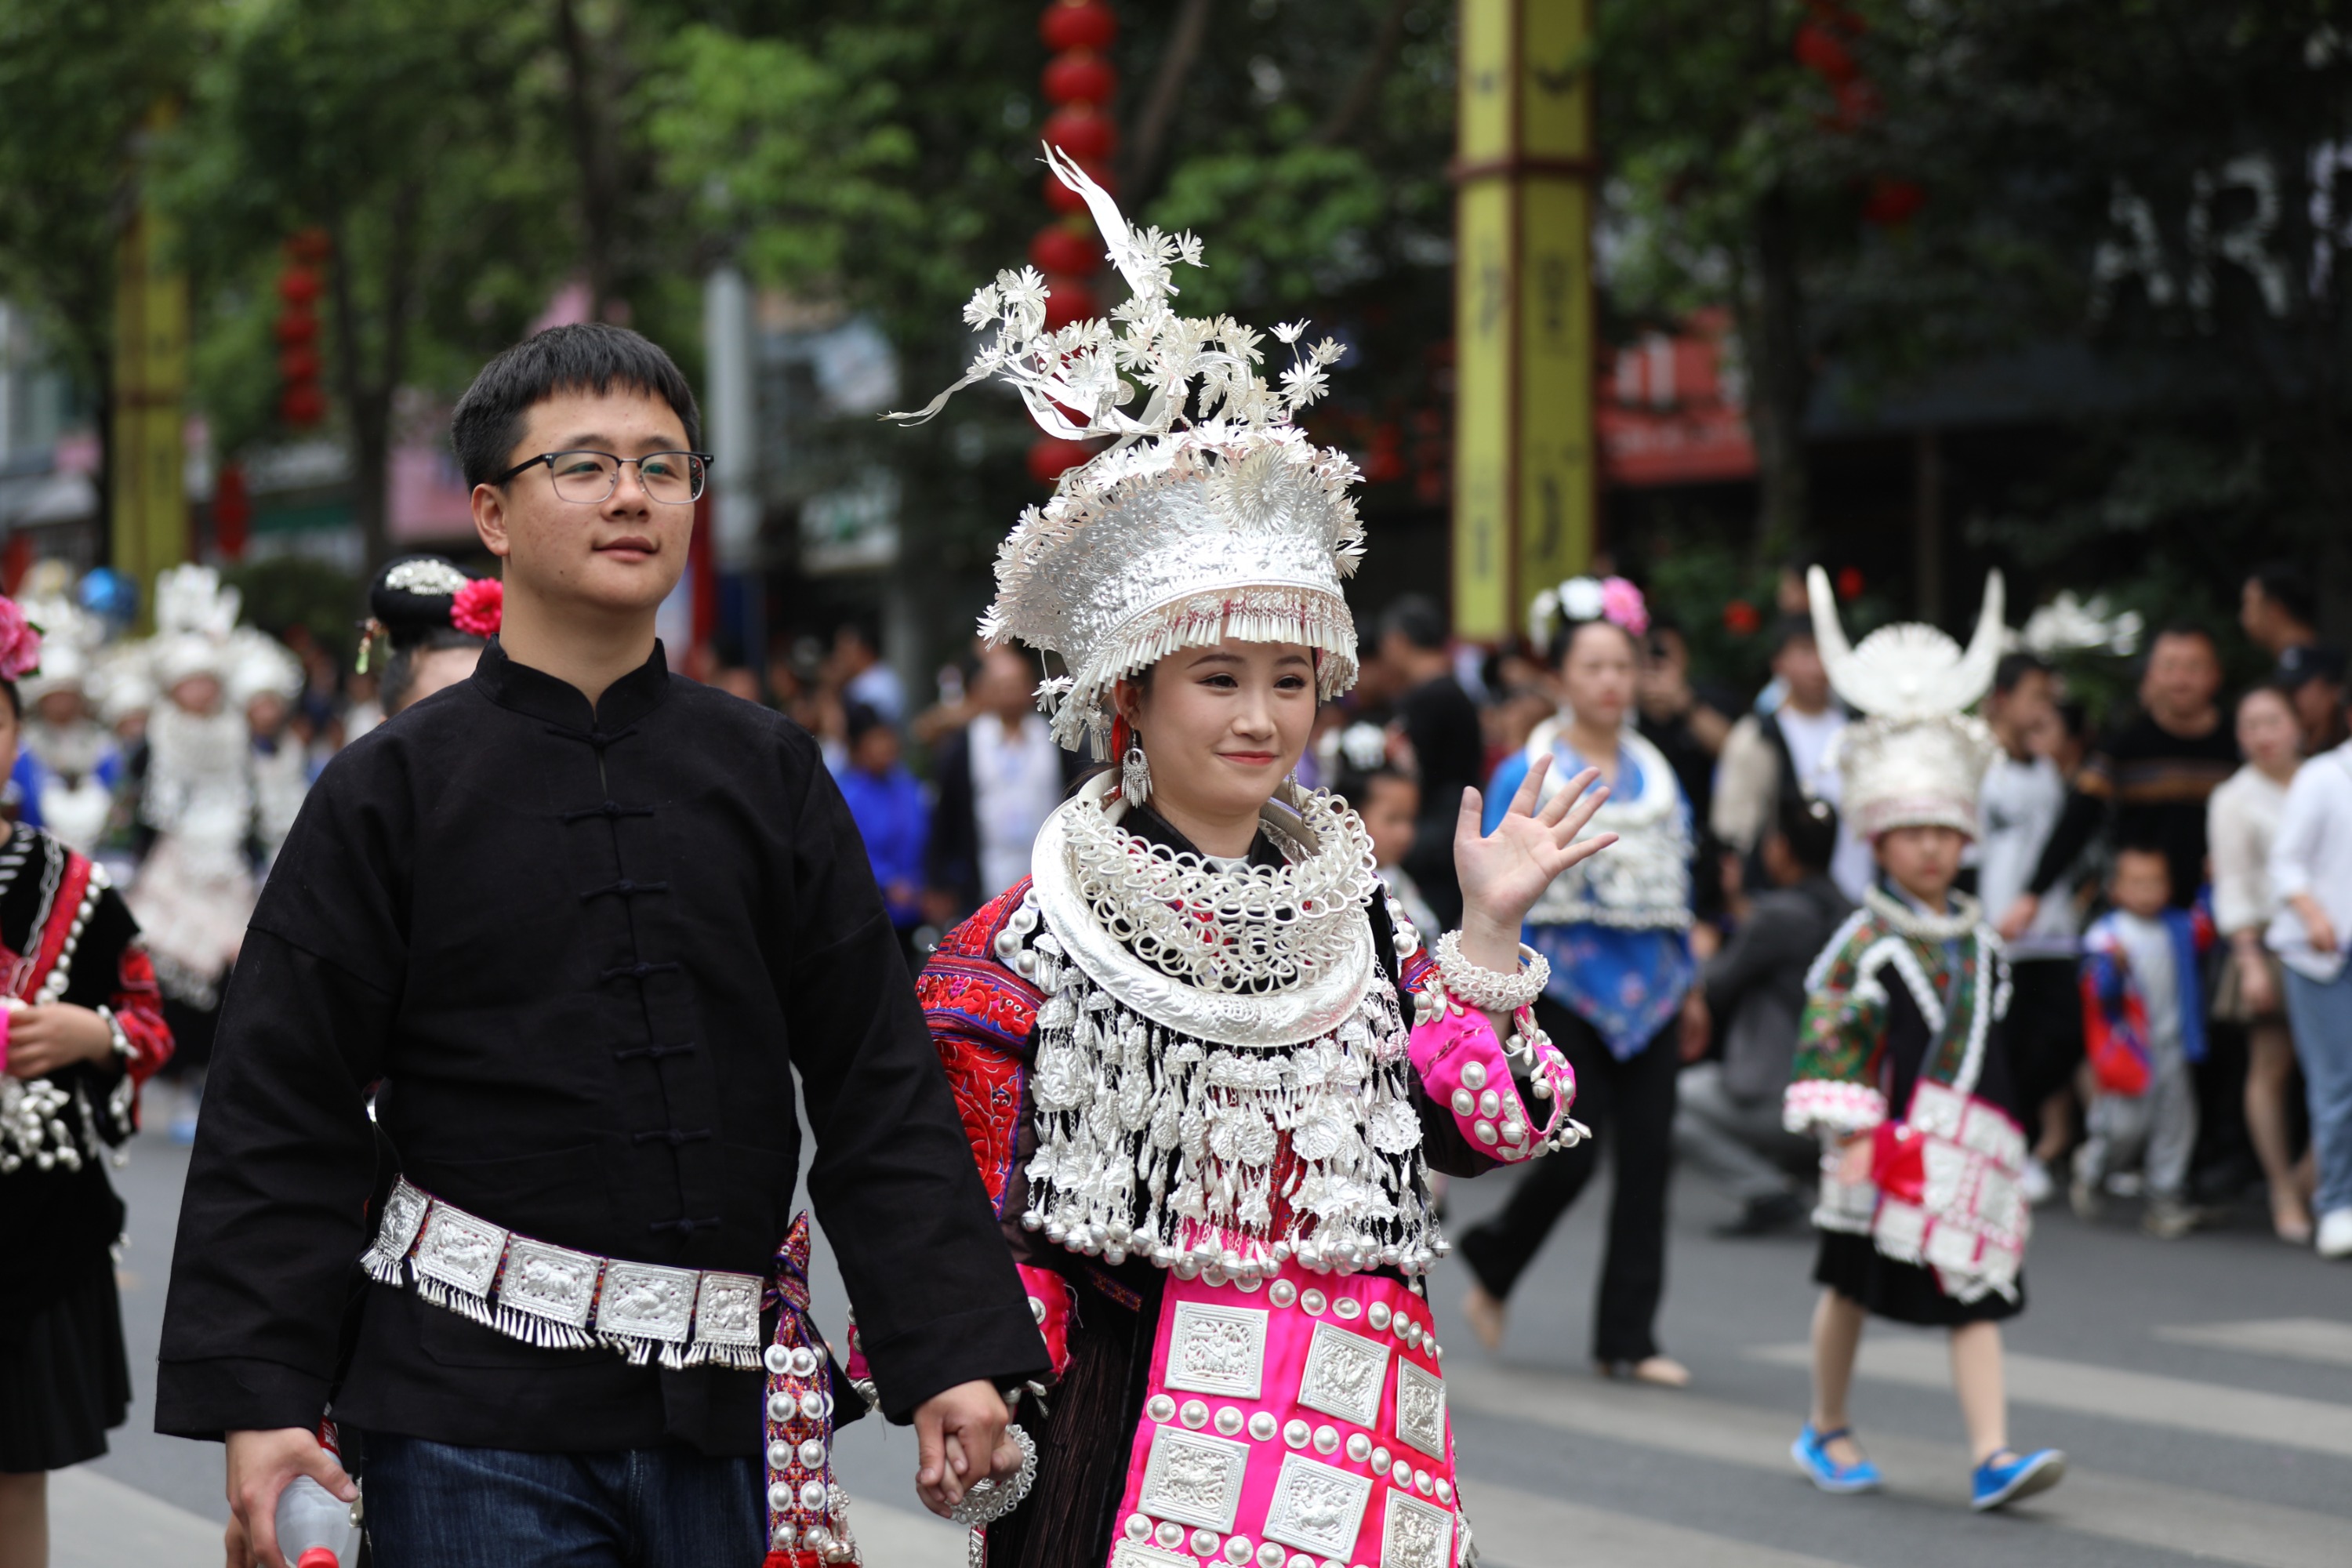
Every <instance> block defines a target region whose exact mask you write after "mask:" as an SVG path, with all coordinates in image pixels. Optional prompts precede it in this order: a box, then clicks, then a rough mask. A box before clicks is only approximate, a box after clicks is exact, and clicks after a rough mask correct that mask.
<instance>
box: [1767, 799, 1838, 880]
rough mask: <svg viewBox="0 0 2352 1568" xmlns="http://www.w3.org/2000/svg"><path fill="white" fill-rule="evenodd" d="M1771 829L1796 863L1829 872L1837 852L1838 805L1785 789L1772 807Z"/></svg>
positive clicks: (1822, 872)
mask: <svg viewBox="0 0 2352 1568" xmlns="http://www.w3.org/2000/svg"><path fill="white" fill-rule="evenodd" d="M1772 831H1773V832H1774V833H1775V834H1777V835H1779V836H1780V842H1782V843H1783V844H1786V845H1787V846H1788V847H1789V853H1790V856H1791V857H1792V858H1794V859H1795V860H1796V862H1797V864H1798V865H1800V866H1802V867H1803V868H1805V869H1806V870H1808V871H1811V872H1812V873H1813V874H1814V875H1816V876H1825V875H1827V874H1828V872H1829V868H1830V861H1831V860H1832V858H1835V856H1836V855H1837V837H1838V814H1837V807H1835V806H1833V805H1831V804H1830V803H1829V802H1828V801H1825V800H1817V799H1814V798H1812V797H1811V796H1809V795H1806V794H1805V793H1804V792H1803V791H1802V790H1793V789H1784V790H1782V791H1781V792H1780V800H1779V801H1778V802H1777V803H1776V804H1775V805H1774V806H1773V808H1772Z"/></svg>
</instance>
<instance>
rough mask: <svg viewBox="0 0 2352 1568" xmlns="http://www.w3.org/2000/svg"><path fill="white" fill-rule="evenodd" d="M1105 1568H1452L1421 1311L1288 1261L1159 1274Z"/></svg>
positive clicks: (1448, 1504) (1431, 1363)
mask: <svg viewBox="0 0 2352 1568" xmlns="http://www.w3.org/2000/svg"><path fill="white" fill-rule="evenodd" d="M1119 1520H1120V1525H1119V1530H1118V1533H1117V1534H1116V1535H1115V1536H1114V1538H1113V1541H1112V1545H1111V1553H1110V1559H1109V1565H1108V1568H1456V1564H1457V1563H1459V1561H1460V1559H1461V1557H1462V1556H1463V1554H1464V1552H1465V1548H1466V1546H1467V1544H1468V1539H1469V1532H1468V1530H1467V1528H1466V1526H1465V1523H1464V1521H1463V1519H1462V1517H1461V1513H1460V1511H1459V1499H1458V1498H1457V1496H1456V1494H1455V1490H1454V1432H1453V1427H1452V1425H1451V1423H1450V1422H1449V1421H1448V1419H1447V1415H1446V1408H1445V1384H1444V1379H1443V1378H1442V1377H1440V1375H1439V1373H1438V1362H1437V1344H1436V1341H1435V1340H1434V1338H1433V1336H1432V1334H1431V1332H1430V1316H1429V1306H1428V1303H1427V1302H1425V1301H1423V1300H1422V1299H1421V1298H1420V1297H1419V1296H1417V1295H1415V1294H1414V1293H1413V1292H1412V1289H1410V1288H1409V1287H1407V1286H1406V1285H1404V1284H1403V1283H1402V1281H1399V1280H1396V1279H1387V1278H1383V1277H1380V1276H1375V1275H1358V1276H1353V1277H1345V1278H1343V1277H1340V1276H1337V1275H1323V1274H1317V1273H1314V1272H1312V1271H1311V1270H1308V1269H1305V1268H1300V1267H1299V1266H1298V1265H1297V1263H1296V1262H1293V1263H1290V1264H1287V1265H1286V1266H1285V1267H1284V1268H1283V1271H1282V1272H1281V1274H1279V1275H1278V1276H1276V1278H1275V1279H1272V1280H1270V1281H1265V1282H1263V1283H1261V1284H1258V1285H1256V1286H1255V1287H1253V1288H1250V1289H1244V1288H1243V1287H1242V1286H1241V1285H1240V1284H1238V1283H1235V1282H1231V1281H1228V1282H1226V1283H1223V1284H1220V1285H1211V1284H1209V1283H1208V1282H1207V1281H1206V1280H1205V1279H1192V1280H1184V1279H1176V1278H1174V1277H1173V1276H1171V1277H1170V1279H1169V1280H1168V1283H1167V1292H1166V1295H1165V1297H1164V1299H1163V1304H1162V1306H1161V1309H1160V1330H1159V1338H1158V1342H1157V1343H1156V1344H1155V1345H1154V1347H1153V1350H1152V1357H1151V1382H1150V1393H1149V1394H1147V1396H1146V1400H1145V1405H1144V1420H1143V1424H1142V1426H1140V1427H1139V1429H1138V1431H1137V1433H1136V1438H1135V1447H1134V1449H1133V1452H1132V1455H1131V1458H1130V1459H1129V1466H1128V1476H1127V1489H1126V1492H1125V1494H1124V1496H1123V1497H1122V1498H1121V1500H1120V1504H1119Z"/></svg>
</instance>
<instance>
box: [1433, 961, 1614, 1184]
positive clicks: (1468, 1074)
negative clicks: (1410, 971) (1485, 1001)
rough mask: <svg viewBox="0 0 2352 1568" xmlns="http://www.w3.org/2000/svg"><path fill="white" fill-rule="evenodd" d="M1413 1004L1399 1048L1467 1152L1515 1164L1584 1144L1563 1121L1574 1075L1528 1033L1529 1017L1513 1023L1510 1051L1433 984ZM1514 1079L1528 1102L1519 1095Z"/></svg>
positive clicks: (1527, 1012)
mask: <svg viewBox="0 0 2352 1568" xmlns="http://www.w3.org/2000/svg"><path fill="white" fill-rule="evenodd" d="M1416 1000H1417V1002H1418V1004H1419V1005H1418V1007H1417V1008H1416V1010H1415V1011H1416V1017H1415V1021H1414V1024H1413V1026H1412V1037H1411V1040H1410V1042H1409V1044H1408V1047H1407V1048H1408V1050H1409V1051H1410V1053H1411V1056H1412V1066H1413V1070H1414V1071H1415V1072H1416V1073H1418V1074H1419V1075H1420V1077H1421V1081H1422V1087H1423V1089H1424V1090H1425V1091H1426V1092H1427V1093H1428V1095H1429V1098H1430V1099H1431V1100H1433V1102H1434V1103H1436V1104H1438V1105H1441V1106H1444V1108H1445V1109H1446V1110H1447V1111H1448V1112H1449V1113H1451V1114H1452V1116H1453V1117H1454V1122H1455V1124H1456V1125H1457V1126H1459V1127H1460V1128H1461V1130H1462V1136H1463V1137H1464V1138H1465V1139H1467V1140H1469V1141H1470V1143H1471V1146H1472V1147H1473V1148H1475V1149H1476V1150H1478V1151H1479V1152H1481V1153H1483V1154H1485V1155H1486V1156H1487V1157H1488V1158H1490V1159H1495V1160H1500V1161H1503V1162H1505V1163H1513V1164H1515V1163H1518V1162H1520V1161H1523V1160H1532V1159H1534V1158H1535V1157H1536V1156H1537V1155H1538V1154H1543V1153H1548V1152H1550V1151H1551V1150H1553V1149H1555V1148H1566V1147H1568V1146H1569V1145H1570V1144H1571V1143H1574V1142H1577V1141H1578V1140H1580V1139H1581V1138H1582V1137H1583V1136H1584V1129H1583V1128H1582V1127H1580V1126H1579V1125H1578V1124H1577V1123H1576V1122H1574V1121H1570V1119H1569V1114H1568V1112H1569V1108H1570V1106H1571V1105H1572V1104H1574V1102H1575V1100H1576V1070H1575V1069H1574V1068H1571V1067H1570V1066H1569V1065H1568V1058H1566V1057H1563V1056H1561V1055H1560V1054H1559V1047H1556V1046H1554V1045H1553V1044H1552V1043H1551V1039H1550V1037H1549V1036H1547V1035H1546V1034H1544V1032H1543V1031H1542V1030H1541V1029H1540V1028H1538V1026H1536V1021H1535V1014H1534V1012H1533V1010H1532V1009H1529V1008H1524V1007H1523V1008H1521V1009H1520V1010H1519V1011H1518V1013H1517V1015H1515V1016H1514V1017H1513V1019H1512V1042H1513V1045H1512V1047H1506V1046H1505V1045H1504V1043H1503V1042H1502V1041H1501V1040H1499V1039H1497V1038H1496V1037H1495V1027H1494V1026H1493V1025H1492V1024H1490V1023H1488V1022H1487V1021H1486V1015H1485V1014H1484V1013H1481V1012H1479V1011H1478V1010H1477V1009H1476V1008H1475V1007H1465V1006H1463V1005H1461V1004H1460V1003H1458V1002H1456V1001H1454V1000H1453V999H1452V998H1451V997H1449V996H1447V995H1446V994H1445V993H1444V990H1443V989H1442V988H1441V987H1439V986H1438V985H1437V984H1435V982H1434V979H1433V977H1432V978H1431V979H1430V981H1429V983H1428V984H1426V985H1425V986H1424V988H1423V990H1422V991H1421V993H1420V994H1419V996H1418V997H1417V998H1416ZM1522 1077H1524V1078H1525V1079H1527V1080H1528V1090H1529V1093H1530V1095H1531V1096H1532V1102H1530V1100H1529V1099H1528V1098H1526V1097H1523V1096H1522V1095H1521V1094H1520V1091H1519V1083H1518V1079H1520V1078H1522Z"/></svg>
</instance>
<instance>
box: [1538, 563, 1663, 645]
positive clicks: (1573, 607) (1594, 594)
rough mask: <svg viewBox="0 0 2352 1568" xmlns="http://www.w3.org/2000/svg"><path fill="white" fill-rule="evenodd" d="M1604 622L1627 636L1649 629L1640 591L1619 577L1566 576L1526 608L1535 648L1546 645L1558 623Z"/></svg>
mask: <svg viewBox="0 0 2352 1568" xmlns="http://www.w3.org/2000/svg"><path fill="white" fill-rule="evenodd" d="M1587 621H1607V622H1608V623H1609V624H1610V625H1611V626H1616V627H1619V628H1621V629H1622V630H1623V631H1624V632H1625V633H1626V635H1627V636H1629V637H1640V636H1641V635H1642V634H1643V633H1644V632H1646V631H1648V630H1649V629H1650V606H1649V603H1648V601H1646V600H1644V599H1643V597H1642V590H1641V589H1639V588H1637V587H1635V586H1634V585H1633V584H1631V583H1629V582H1627V581H1626V580H1625V579H1624V578H1622V577H1570V579H1569V580H1568V581H1567V582H1565V583H1562V584H1560V585H1559V587H1557V588H1546V589H1545V590H1544V591H1543V592H1541V593H1539V594H1538V595H1536V596H1535V602H1534V603H1533V604H1532V605H1529V606H1528V631H1529V632H1530V633H1531V634H1532V635H1533V636H1534V637H1535V640H1536V643H1537V645H1538V647H1543V646H1548V645H1549V643H1550V642H1551V639H1552V634H1553V633H1554V632H1556V631H1557V630H1559V626H1560V625H1561V623H1562V622H1566V623H1567V624H1568V625H1570V626H1581V625H1583V624H1584V623H1585V622H1587Z"/></svg>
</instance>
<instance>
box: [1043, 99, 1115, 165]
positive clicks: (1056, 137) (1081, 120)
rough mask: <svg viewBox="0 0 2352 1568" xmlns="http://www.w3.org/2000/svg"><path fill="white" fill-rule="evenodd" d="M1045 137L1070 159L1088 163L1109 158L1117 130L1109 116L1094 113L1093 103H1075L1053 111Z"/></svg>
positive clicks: (1046, 125) (1046, 122)
mask: <svg viewBox="0 0 2352 1568" xmlns="http://www.w3.org/2000/svg"><path fill="white" fill-rule="evenodd" d="M1045 140H1046V141H1047V142H1050V143H1052V144H1053V145H1054V146H1056V147H1059V148H1060V149H1061V150H1062V151H1063V152H1065V153H1068V154H1069V155H1070V156H1071V157H1073V158H1083V159H1087V160H1089V161H1091V160H1093V159H1096V158H1108V157H1109V156H1110V153H1111V149H1112V147H1114V146H1116V145H1117V144H1118V127H1117V126H1115V125H1113V124H1112V123H1111V121H1110V116H1108V115H1107V114H1097V113H1096V112H1095V106H1094V105H1093V104H1091V103H1074V104H1071V105H1070V106H1069V107H1068V108H1067V109H1057V110H1055V111H1054V113H1053V115H1052V117H1051V118H1049V119H1048V120H1047V121H1045Z"/></svg>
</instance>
